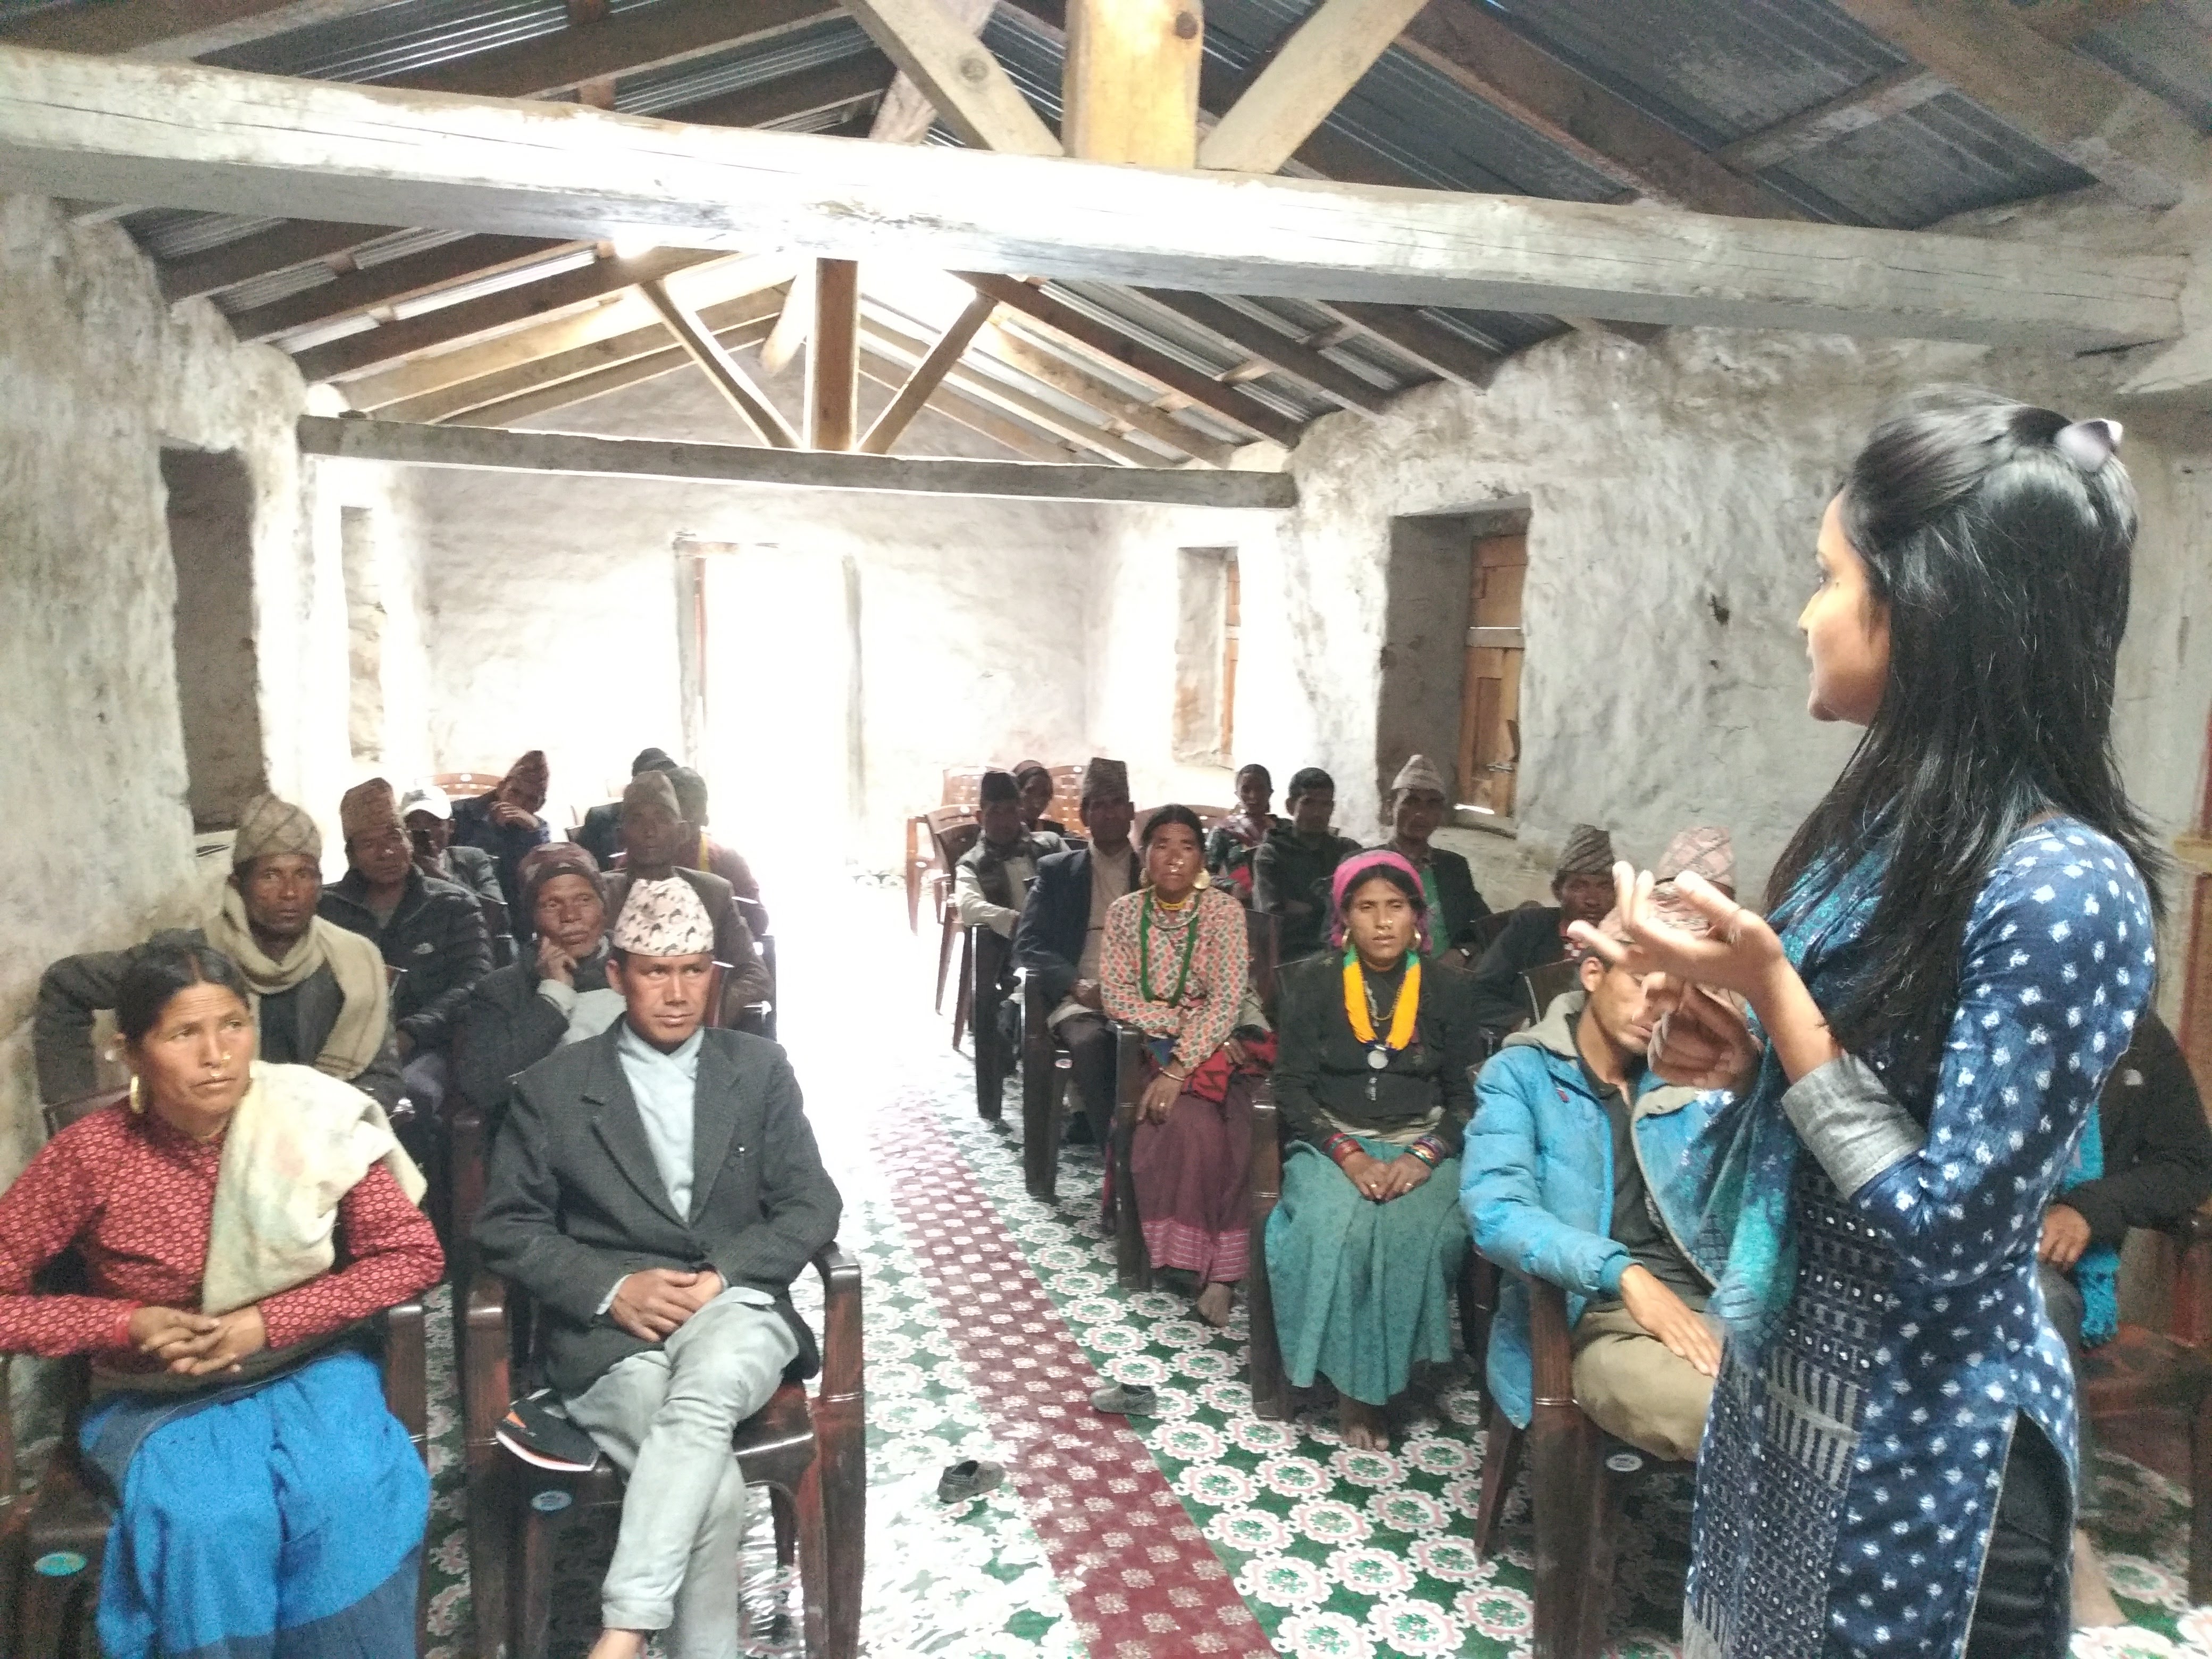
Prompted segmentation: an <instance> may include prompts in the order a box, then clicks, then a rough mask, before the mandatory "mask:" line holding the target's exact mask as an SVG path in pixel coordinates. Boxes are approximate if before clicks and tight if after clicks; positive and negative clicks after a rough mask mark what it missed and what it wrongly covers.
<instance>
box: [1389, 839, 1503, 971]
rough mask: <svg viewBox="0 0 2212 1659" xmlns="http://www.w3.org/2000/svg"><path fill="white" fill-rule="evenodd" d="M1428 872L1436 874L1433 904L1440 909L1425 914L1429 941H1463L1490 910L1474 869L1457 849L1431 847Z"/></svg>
mask: <svg viewBox="0 0 2212 1659" xmlns="http://www.w3.org/2000/svg"><path fill="white" fill-rule="evenodd" d="M1384 844H1385V845H1386V846H1387V845H1388V844H1389V843H1387V842H1386V843H1384ZM1429 872H1430V874H1431V875H1432V876H1434V877H1435V878H1436V883H1437V908H1438V909H1439V910H1441V911H1443V915H1437V916H1431V917H1430V918H1429V942H1430V944H1431V945H1434V946H1435V947H1436V948H1437V950H1439V951H1443V950H1448V949H1449V948H1450V947H1451V946H1452V945H1464V944H1466V943H1467V942H1468V939H1472V938H1473V937H1474V924H1475V923H1476V922H1478V921H1481V920H1482V919H1483V918H1484V917H1485V916H1486V915H1489V914H1490V905H1489V902H1488V901H1486V899H1484V897H1483V896H1482V894H1481V892H1480V890H1478V889H1477V888H1476V886H1475V884H1474V870H1473V869H1472V868H1471V867H1470V866H1468V861H1467V860H1465V859H1464V858H1462V857H1461V856H1460V855H1459V854H1457V853H1454V852H1450V851H1449V850H1447V849H1446V848H1442V847H1431V848H1429Z"/></svg>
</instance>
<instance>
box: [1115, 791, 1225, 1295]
mask: <svg viewBox="0 0 2212 1659" xmlns="http://www.w3.org/2000/svg"><path fill="white" fill-rule="evenodd" d="M1141 845H1142V848H1143V853H1144V875H1145V884H1144V885H1143V886H1142V887H1141V888H1139V890H1137V891H1135V892H1133V893H1131V894H1129V895H1128V896H1126V897H1124V898H1121V899H1119V900H1117V901H1115V904H1114V907H1113V908H1112V909H1110V910H1109V911H1108V912H1107V913H1106V931H1105V936H1104V939H1103V941H1102V943H1101V946H1100V951H1099V971H1098V978H1099V991H1100V994H1101V996H1102V998H1103V1000H1104V1002H1105V1004H1106V1012H1107V1013H1109V1015H1111V1016H1112V1017H1113V1018H1115V1019H1117V1020H1120V1021H1121V1022H1122V1023H1123V1024H1128V1025H1133V1026H1135V1027H1136V1028H1137V1029H1138V1030H1140V1031H1142V1032H1143V1033H1144V1034H1145V1036H1146V1039H1147V1042H1146V1055H1147V1059H1148V1063H1149V1065H1150V1067H1151V1069H1152V1079H1151V1081H1150V1082H1149V1083H1147V1084H1146V1087H1145V1093H1144V1098H1143V1100H1142V1102H1141V1103H1140V1104H1139V1111H1138V1120H1137V1130H1136V1139H1135V1141H1134V1143H1133V1146H1132V1147H1131V1150H1130V1159H1129V1162H1130V1172H1131V1180H1132V1184H1133V1186H1134V1187H1135V1188H1136V1190H1135V1193H1134V1194H1133V1196H1134V1198H1135V1200H1136V1205H1137V1213H1138V1215H1139V1218H1141V1219H1142V1222H1143V1226H1144V1234H1145V1249H1146V1253H1147V1254H1148V1255H1150V1256H1151V1258H1152V1265H1153V1266H1154V1267H1176V1268H1182V1269H1183V1270H1185V1271H1187V1272H1188V1273H1192V1274H1193V1275H1194V1276H1195V1277H1196V1279H1197V1280H1198V1283H1199V1287H1200V1289H1199V1297H1198V1313H1199V1316H1200V1318H1202V1319H1205V1320H1206V1321H1207V1322H1210V1323H1212V1324H1215V1325H1225V1324H1227V1323H1228V1322H1229V1314H1230V1307H1231V1286H1233V1285H1235V1284H1236V1283H1237V1281H1238V1280H1239V1279H1243V1277H1244V1269H1245V1264H1246V1258H1247V1255H1248V1253H1249V1249H1250V1242H1251V1230H1250V1225H1249V1201H1248V1198H1247V1194H1246V1191H1245V1187H1246V1182H1247V1178H1248V1175H1249V1167H1250V1163H1251V1142H1252V1091H1253V1088H1254V1086H1255V1080H1256V1079H1255V1071H1254V1068H1253V1066H1251V1065H1250V1064H1249V1061H1248V1059H1247V1056H1246V1054H1245V1053H1244V1051H1243V1047H1242V1046H1241V1045H1240V1044H1239V1043H1238V1042H1237V1041H1236V1032H1237V1029H1238V1020H1239V1018H1240V1012H1241V1011H1242V1009H1243V1002H1244V990H1245V982H1246V978H1247V969H1248V966H1249V963H1248V961H1247V955H1246V945H1245V936H1244V907H1243V905H1241V904H1239V903H1238V902H1237V901H1236V900H1235V899H1233V898H1231V897H1230V896H1229V895H1228V894H1226V893H1225V892H1223V891H1222V890H1220V889H1219V888H1217V887H1212V886H1210V885H1207V884H1206V858H1205V853H1204V850H1203V846H1202V842H1201V840H1200V826H1199V821H1198V816H1197V814H1196V813H1194V812H1193V811H1191V810H1190V809H1189V808H1188V807H1187V806H1164V807H1162V808H1160V810H1159V811H1157V812H1155V813H1153V814H1152V817H1151V819H1150V820H1149V821H1148V822H1147V823H1146V825H1145V832H1144V838H1143V841H1142V843H1141ZM1128 1196H1130V1195H1129V1194H1124V1197H1125V1198H1126V1197H1128Z"/></svg>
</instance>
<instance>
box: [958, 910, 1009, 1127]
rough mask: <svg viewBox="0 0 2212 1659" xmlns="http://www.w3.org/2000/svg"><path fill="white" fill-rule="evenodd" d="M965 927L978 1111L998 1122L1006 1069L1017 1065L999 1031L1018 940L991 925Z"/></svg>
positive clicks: (964, 961) (963, 958) (964, 968)
mask: <svg viewBox="0 0 2212 1659" xmlns="http://www.w3.org/2000/svg"><path fill="white" fill-rule="evenodd" d="M963 932H964V933H966V935H967V938H966V940H965V941H964V942H963V945H961V954H960V962H961V971H962V972H963V974H964V975H966V976H967V979H968V987H969V988H968V1000H969V1007H970V1008H971V1009H972V1010H973V1012H974V1017H975V1023H974V1024H973V1025H972V1027H971V1028H970V1030H971V1031H972V1033H973V1035H974V1036H975V1115H977V1116H978V1117H981V1118H983V1119H985V1120H986V1121H989V1122H992V1123H996V1122H997V1121H999V1119H1000V1115H1001V1114H1002V1113H1003V1111H1004V1109H1005V1101H1006V1073H1008V1072H1009V1071H1011V1070H1012V1069H1013V1060H1014V1056H1013V1054H1012V1053H1010V1052H1009V1051H1008V1050H1007V1048H1006V1042H1005V1041H1004V1039H1003V1038H1002V1037H1001V1036H1000V1031H999V1010H1000V1007H1001V1006H1003V1005H1004V1004H1005V1002H1006V992H1005V991H1004V989H1003V988H1002V987H1003V986H1004V984H1005V981H1006V966H1007V963H1009V962H1010V961H1011V960H1012V957H1013V953H1014V942H1013V941H1012V939H1006V938H1004V937H1002V936H1001V935H1000V934H999V933H996V932H995V931H994V930H993V929H991V928H988V927H969V928H966V929H964V930H963Z"/></svg>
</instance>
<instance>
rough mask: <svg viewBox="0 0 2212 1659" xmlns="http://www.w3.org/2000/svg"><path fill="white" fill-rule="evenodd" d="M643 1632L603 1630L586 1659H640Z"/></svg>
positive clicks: (642, 1649) (643, 1648)
mask: <svg viewBox="0 0 2212 1659" xmlns="http://www.w3.org/2000/svg"><path fill="white" fill-rule="evenodd" d="M644 1652H645V1632H643V1631H641V1630H603V1631H601V1632H599V1640H598V1641H596V1642H594V1643H592V1651H591V1653H590V1654H589V1655H588V1656H587V1659H641V1656H642V1655H643V1654H644Z"/></svg>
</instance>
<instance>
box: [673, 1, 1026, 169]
mask: <svg viewBox="0 0 2212 1659" xmlns="http://www.w3.org/2000/svg"><path fill="white" fill-rule="evenodd" d="M664 3H671V4H672V3H676V0H664ZM847 9H848V10H849V11H850V12H851V13H852V15H854V18H856V19H857V20H859V22H860V27H862V28H864V29H866V30H867V32H868V36H869V38H870V39H871V40H873V41H874V42H875V43H876V44H877V45H878V46H880V47H882V48H883V50H884V54H885V55H886V56H888V57H889V58H890V60H891V61H892V62H893V63H895V64H897V65H898V66H899V72H900V73H901V74H902V75H904V76H907V77H908V79H909V80H911V81H912V82H914V83H915V85H916V86H918V87H920V88H921V90H922V91H923V92H924V93H926V94H927V95H928V98H929V101H930V102H931V103H932V104H933V105H934V106H936V109H937V112H938V114H939V116H941V117H942V118H944V121H945V125H946V126H948V127H950V128H951V129H952V131H955V132H957V133H958V134H959V135H960V141H961V142H962V143H964V144H968V145H969V146H971V147H972V148H975V149H993V150H998V151H1000V152H1002V153H1005V154H1009V155H1059V154H1060V140H1059V139H1057V138H1055V137H1053V136H1052V129H1051V128H1050V127H1048V126H1047V125H1045V124H1044V122H1043V120H1042V118H1040V117H1039V116H1038V114H1037V112H1036V110H1035V109H1033V108H1032V107H1030V100H1028V99H1026V98H1024V97H1023V96H1022V91H1021V88H1019V87H1017V86H1016V85H1015V84H1014V82H1013V77H1012V76H1009V75H1008V74H1007V73H1006V66H1005V65H1004V64H1001V63H1000V62H999V60H998V59H997V58H994V57H993V56H992V55H991V54H990V52H988V51H987V49H986V48H985V47H984V46H983V45H982V43H981V41H979V40H977V39H976V38H975V29H973V28H969V27H965V26H963V23H962V22H961V21H960V19H959V18H957V17H956V16H955V15H953V14H952V13H951V12H950V11H948V10H947V9H945V6H944V5H942V4H941V3H939V0H850V3H849V4H848V7H847ZM923 131H925V132H927V128H925V129H923Z"/></svg>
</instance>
